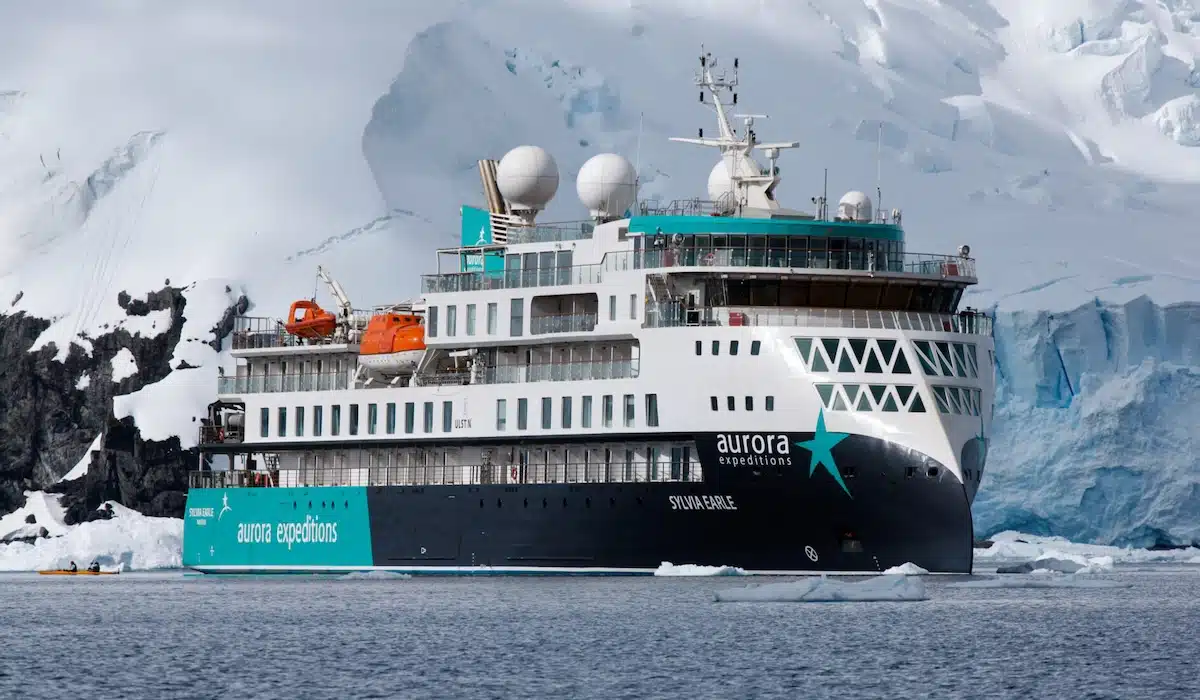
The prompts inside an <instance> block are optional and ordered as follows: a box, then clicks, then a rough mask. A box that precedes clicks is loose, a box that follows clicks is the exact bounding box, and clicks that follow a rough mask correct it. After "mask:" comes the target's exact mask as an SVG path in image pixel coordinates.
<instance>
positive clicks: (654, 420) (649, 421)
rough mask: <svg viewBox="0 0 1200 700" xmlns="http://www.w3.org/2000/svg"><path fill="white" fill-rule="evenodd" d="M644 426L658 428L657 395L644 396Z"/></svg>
mask: <svg viewBox="0 0 1200 700" xmlns="http://www.w3.org/2000/svg"><path fill="white" fill-rule="evenodd" d="M646 425H647V426H649V427H651V428H657V427H658V394H646Z"/></svg>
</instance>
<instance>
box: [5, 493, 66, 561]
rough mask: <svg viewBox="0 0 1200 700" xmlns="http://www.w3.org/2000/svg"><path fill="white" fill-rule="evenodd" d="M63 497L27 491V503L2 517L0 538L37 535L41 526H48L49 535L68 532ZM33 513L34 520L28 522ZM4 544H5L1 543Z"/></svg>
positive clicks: (55, 494) (53, 535) (54, 535)
mask: <svg viewBox="0 0 1200 700" xmlns="http://www.w3.org/2000/svg"><path fill="white" fill-rule="evenodd" d="M61 498H62V494H57V493H45V492H43V491H26V492H25V505H23V506H21V507H20V508H18V509H16V510H15V511H13V512H11V513H9V514H8V515H5V516H3V517H0V540H9V539H13V538H15V537H36V536H37V535H38V532H39V531H40V530H41V528H46V534H47V536H48V537H58V536H60V535H63V534H66V532H67V530H68V528H67V525H66V524H65V523H64V521H63V515H64V511H63V507H62V506H61V505H59V499H61ZM31 515H32V516H33V519H34V522H32V523H28V522H26V519H28V518H29V516H31ZM3 546H5V545H0V547H3Z"/></svg>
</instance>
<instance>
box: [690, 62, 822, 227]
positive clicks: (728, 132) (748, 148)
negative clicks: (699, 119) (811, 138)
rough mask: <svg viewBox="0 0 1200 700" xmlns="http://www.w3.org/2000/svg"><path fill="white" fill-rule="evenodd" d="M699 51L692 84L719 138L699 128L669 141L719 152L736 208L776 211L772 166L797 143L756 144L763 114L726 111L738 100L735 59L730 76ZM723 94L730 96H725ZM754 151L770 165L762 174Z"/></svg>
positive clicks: (774, 169) (775, 171) (776, 174)
mask: <svg viewBox="0 0 1200 700" xmlns="http://www.w3.org/2000/svg"><path fill="white" fill-rule="evenodd" d="M700 51H701V55H700V70H699V71H697V73H696V78H695V83H696V85H697V86H699V87H700V88H701V89H700V101H701V102H703V103H704V104H706V105H709V106H710V107H711V108H712V110H713V112H715V113H716V115H717V133H718V134H719V136H718V137H717V138H704V130H703V129H701V130H700V133H699V138H694V139H693V138H680V137H672V138H671V140H672V141H677V142H679V143H691V144H695V145H697V146H706V147H709V148H716V149H718V150H720V152H721V158H722V160H723V162H724V164H725V169H726V171H727V172H728V174H729V179H730V182H731V183H732V185H733V192H734V196H735V197H736V199H737V207H738V208H739V209H742V208H745V207H749V208H754V209H767V210H776V209H779V203H778V202H776V201H775V195H774V190H775V186H776V185H778V184H779V179H780V178H779V170H778V168H777V167H776V163H777V162H778V160H779V152H780V151H781V150H783V149H787V148H797V147H798V146H799V145H800V143H799V142H798V141H787V142H778V143H760V142H759V141H758V135H757V134H755V133H754V122H755V120H756V119H766V118H767V115H765V114H733V115H730V114H729V113H728V111H727V110H728V108H730V107H733V106H734V105H736V104H737V101H738V100H737V93H736V92H734V89H735V88H736V87H737V85H738V67H739V66H738V59H736V58H735V59H733V75H732V76H730V75H729V74H728V73H726V72H725V71H721V72H720V73H717V72H715V68H716V67H717V59H715V58H713V56H712V54H711V53H706V52H704V47H703V45H701V47H700ZM726 93H728V94H729V95H730V97H726V96H725V95H726ZM706 95H709V96H711V104H710V102H709V101H707V100H706V99H705V96H706ZM730 116H732V117H734V118H735V119H741V120H742V123H743V125H744V134H743V135H741V136H739V135H738V132H737V130H736V129H734V128H733V126H732V125H731V124H730V121H729V119H730ZM756 149H757V150H760V151H764V152H765V154H766V156H767V159H768V161H769V162H770V165H769V166H768V168H767V169H766V171H765V172H764V171H763V169H762V168H760V167H758V166H757V164H756V163H755V162H754V160H753V158H751V157H750V154H751V153H752V152H753V151H755V150H756Z"/></svg>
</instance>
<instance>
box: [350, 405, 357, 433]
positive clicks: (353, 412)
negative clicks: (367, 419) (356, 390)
mask: <svg viewBox="0 0 1200 700" xmlns="http://www.w3.org/2000/svg"><path fill="white" fill-rule="evenodd" d="M350 434H351V435H358V404H356V403H352V404H350Z"/></svg>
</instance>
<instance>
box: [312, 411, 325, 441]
mask: <svg viewBox="0 0 1200 700" xmlns="http://www.w3.org/2000/svg"><path fill="white" fill-rule="evenodd" d="M324 413H325V407H324V406H313V437H321V419H322V418H324V415H323V414H324Z"/></svg>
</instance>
